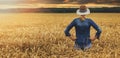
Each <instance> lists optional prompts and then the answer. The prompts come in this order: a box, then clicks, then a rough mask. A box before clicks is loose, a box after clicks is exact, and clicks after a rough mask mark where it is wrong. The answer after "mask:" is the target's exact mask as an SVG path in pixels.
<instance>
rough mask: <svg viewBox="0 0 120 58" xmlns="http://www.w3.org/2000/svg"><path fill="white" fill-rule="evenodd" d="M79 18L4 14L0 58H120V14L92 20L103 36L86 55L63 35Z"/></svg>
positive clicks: (96, 15) (0, 26) (0, 25)
mask: <svg viewBox="0 0 120 58" xmlns="http://www.w3.org/2000/svg"><path fill="white" fill-rule="evenodd" d="M75 17H78V16H76V14H73V13H68V14H65V13H64V14H63V13H61V14H57V13H6V14H0V58H120V36H119V35H120V14H119V13H92V14H91V15H89V16H88V17H91V18H92V19H93V20H94V21H95V22H96V23H97V24H98V25H99V26H100V27H101V28H102V31H103V32H102V35H101V39H100V40H99V41H98V40H96V41H94V42H93V46H92V48H91V49H89V50H88V51H86V52H83V51H79V50H74V49H73V46H74V42H73V41H71V40H70V39H68V38H66V37H65V35H64V32H63V31H64V29H65V28H66V26H67V25H68V24H69V23H70V22H71V21H72V20H73V18H75ZM71 33H72V34H74V29H72V31H71ZM94 34H95V31H94V30H93V29H92V31H91V36H93V35H94Z"/></svg>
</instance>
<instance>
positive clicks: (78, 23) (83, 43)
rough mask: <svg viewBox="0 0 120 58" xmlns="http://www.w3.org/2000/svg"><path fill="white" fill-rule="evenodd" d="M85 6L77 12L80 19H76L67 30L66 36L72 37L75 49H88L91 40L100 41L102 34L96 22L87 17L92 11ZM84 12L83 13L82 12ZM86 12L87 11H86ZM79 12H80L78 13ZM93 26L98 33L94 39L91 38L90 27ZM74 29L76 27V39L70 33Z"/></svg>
mask: <svg viewBox="0 0 120 58" xmlns="http://www.w3.org/2000/svg"><path fill="white" fill-rule="evenodd" d="M84 7H85V6H83V5H82V6H80V8H82V10H81V9H79V10H77V14H79V15H80V18H75V19H74V20H73V21H72V22H71V23H70V24H69V25H68V26H67V28H66V29H65V35H66V36H68V37H70V38H71V39H72V40H75V48H80V49H82V50H84V49H88V48H90V47H91V40H95V39H96V38H98V39H99V37H100V34H101V29H100V28H99V27H98V26H97V25H96V23H95V22H94V21H92V20H91V19H89V18H86V17H85V15H86V14H89V13H90V11H89V9H88V8H84ZM80 10H81V11H83V12H80ZM85 10H86V11H85ZM78 11H79V12H78ZM91 26H93V27H94V28H95V30H97V33H96V35H95V37H94V38H93V39H91V38H90V27H91ZM72 27H75V31H76V39H73V38H72V37H71V34H70V33H69V31H70V30H71V28H72Z"/></svg>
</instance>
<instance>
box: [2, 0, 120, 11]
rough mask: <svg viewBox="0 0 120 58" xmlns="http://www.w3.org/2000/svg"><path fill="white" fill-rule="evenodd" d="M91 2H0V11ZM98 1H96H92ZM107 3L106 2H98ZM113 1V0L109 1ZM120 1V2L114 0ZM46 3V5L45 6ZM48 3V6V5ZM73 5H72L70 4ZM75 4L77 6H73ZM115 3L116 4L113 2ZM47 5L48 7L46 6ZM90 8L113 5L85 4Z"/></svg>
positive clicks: (41, 0) (22, 0) (79, 0)
mask: <svg viewBox="0 0 120 58" xmlns="http://www.w3.org/2000/svg"><path fill="white" fill-rule="evenodd" d="M82 1H84V2H86V3H89V2H92V1H93V0H0V9H9V8H41V7H42V8H43V7H44V8H47V7H52V8H55V7H62V8H63V7H72V8H73V7H79V5H78V4H79V2H82ZM94 1H98V0H94ZM100 1H102V2H103V1H107V0H100ZM109 1H113V0H109ZM114 1H118V2H119V1H120V0H114ZM44 3H45V4H44ZM46 3H47V4H46ZM48 3H50V4H48ZM72 3H73V4H72ZM75 3H77V4H75ZM115 3H116V2H115ZM48 5H49V6H48ZM87 5H88V6H90V7H115V5H105V4H99V5H96V4H94V3H93V4H87Z"/></svg>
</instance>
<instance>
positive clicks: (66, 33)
mask: <svg viewBox="0 0 120 58" xmlns="http://www.w3.org/2000/svg"><path fill="white" fill-rule="evenodd" d="M73 26H75V20H73V21H72V22H71V23H70V24H69V25H68V26H67V28H66V29H65V30H64V33H65V35H66V36H67V37H69V38H70V39H71V40H73V41H74V40H75V39H74V38H73V36H72V35H71V34H70V30H71V29H72V27H73Z"/></svg>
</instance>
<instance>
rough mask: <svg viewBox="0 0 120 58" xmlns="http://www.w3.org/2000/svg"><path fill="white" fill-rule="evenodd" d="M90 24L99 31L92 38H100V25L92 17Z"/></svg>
mask: <svg viewBox="0 0 120 58" xmlns="http://www.w3.org/2000/svg"><path fill="white" fill-rule="evenodd" d="M90 24H91V26H92V27H93V28H94V29H95V30H96V31H97V32H96V34H95V36H94V37H93V38H91V40H92V41H94V40H95V39H99V38H100V35H101V32H102V30H101V29H100V27H99V26H98V25H97V24H96V23H95V22H94V21H93V20H91V19H90Z"/></svg>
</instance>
